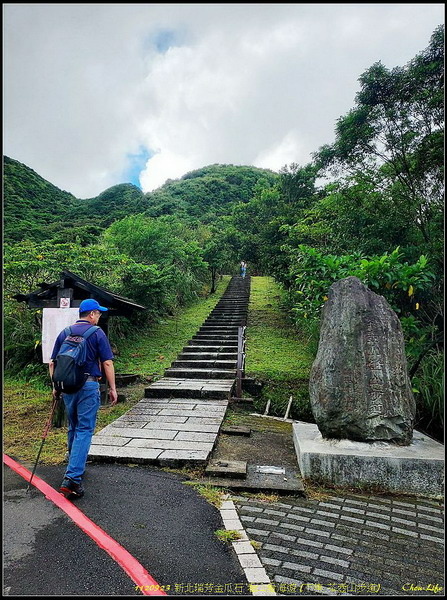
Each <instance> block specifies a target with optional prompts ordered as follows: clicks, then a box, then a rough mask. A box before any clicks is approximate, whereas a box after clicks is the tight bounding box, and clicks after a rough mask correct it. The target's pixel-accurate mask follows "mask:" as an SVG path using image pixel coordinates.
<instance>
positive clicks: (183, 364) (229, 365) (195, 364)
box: [171, 359, 237, 370]
mask: <svg viewBox="0 0 447 600" xmlns="http://www.w3.org/2000/svg"><path fill="white" fill-rule="evenodd" d="M236 366H237V360H204V359H198V360H181V359H177V360H175V361H174V362H173V363H172V365H171V368H175V369H178V368H184V369H194V368H198V369H205V368H207V367H208V368H210V369H224V370H229V369H235V368H236Z"/></svg>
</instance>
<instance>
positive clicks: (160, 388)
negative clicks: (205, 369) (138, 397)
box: [144, 377, 234, 400]
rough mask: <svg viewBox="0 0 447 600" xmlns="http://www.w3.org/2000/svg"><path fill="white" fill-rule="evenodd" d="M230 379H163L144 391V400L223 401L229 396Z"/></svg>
mask: <svg viewBox="0 0 447 600" xmlns="http://www.w3.org/2000/svg"><path fill="white" fill-rule="evenodd" d="M233 386H234V381H232V380H231V379H215V380H214V381H210V380H209V379H206V380H200V379H181V378H170V377H163V378H162V379H159V380H158V381H156V382H155V383H153V384H152V385H151V386H150V387H148V388H146V389H145V391H144V396H145V398H197V399H198V398H200V399H225V400H228V399H229V398H230V396H231V390H232V388H233Z"/></svg>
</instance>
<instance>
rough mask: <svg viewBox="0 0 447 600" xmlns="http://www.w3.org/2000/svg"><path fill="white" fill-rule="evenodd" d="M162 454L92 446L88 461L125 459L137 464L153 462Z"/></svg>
mask: <svg viewBox="0 0 447 600" xmlns="http://www.w3.org/2000/svg"><path fill="white" fill-rule="evenodd" d="M162 452H163V450H161V449H156V448H132V447H129V446H102V445H99V444H92V445H91V446H90V451H89V453H88V456H89V459H90V460H101V459H110V458H114V459H115V460H116V459H125V460H126V461H128V460H132V461H135V462H138V463H145V462H153V461H154V460H155V459H157V458H158V457H159V456H160V454H161V453H162Z"/></svg>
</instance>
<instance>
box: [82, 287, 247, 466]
mask: <svg viewBox="0 0 447 600" xmlns="http://www.w3.org/2000/svg"><path fill="white" fill-rule="evenodd" d="M249 296H250V278H249V277H246V278H242V277H239V276H237V277H233V278H232V279H231V280H230V283H229V284H228V287H227V289H226V291H225V292H224V294H223V296H222V297H221V299H220V300H219V302H218V303H217V305H216V306H215V308H214V309H213V310H212V312H211V313H210V314H209V316H208V317H207V319H206V320H205V322H204V323H203V325H202V326H201V327H200V329H199V330H198V332H197V333H196V335H194V336H193V337H192V339H191V340H189V342H188V344H187V346H185V347H184V348H183V350H182V352H181V353H180V354H179V355H178V357H177V359H176V360H175V361H174V362H173V363H172V365H171V366H170V367H169V368H168V369H166V371H165V373H164V377H162V378H161V379H159V380H158V381H156V382H155V383H153V384H151V385H150V386H149V387H147V388H146V390H145V395H144V398H143V399H142V400H141V401H140V402H138V403H137V404H136V405H135V406H134V407H133V408H132V409H130V410H129V411H128V412H127V413H126V414H124V415H123V416H121V417H119V418H118V419H117V420H116V421H114V422H113V423H111V424H110V425H107V426H106V427H105V428H104V429H102V430H101V431H100V432H99V433H97V434H96V435H94V436H93V439H92V445H91V447H90V452H89V458H90V459H91V460H102V461H105V460H109V461H116V462H120V461H121V462H127V463H129V462H137V463H153V464H158V465H163V466H179V465H182V464H185V463H188V464H206V463H207V461H208V459H209V457H210V455H211V452H212V450H213V448H214V445H215V443H216V440H217V436H218V433H219V429H220V426H221V424H222V421H223V419H224V416H225V412H226V410H227V407H228V402H229V400H230V397H231V395H232V393H233V389H234V388H235V383H236V378H237V374H238V357H239V361H240V362H239V370H240V371H241V370H242V369H243V362H242V361H241V357H242V353H243V335H242V336H241V337H240V338H239V346H238V333H239V330H240V328H244V327H245V325H246V322H247V312H248V301H249ZM242 334H243V330H242Z"/></svg>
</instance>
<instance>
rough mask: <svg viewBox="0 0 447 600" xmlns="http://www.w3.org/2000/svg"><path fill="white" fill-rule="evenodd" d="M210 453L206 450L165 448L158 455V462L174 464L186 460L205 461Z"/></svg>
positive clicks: (188, 461) (193, 461)
mask: <svg viewBox="0 0 447 600" xmlns="http://www.w3.org/2000/svg"><path fill="white" fill-rule="evenodd" d="M209 454H210V453H209V452H208V451H206V450H165V451H164V452H162V453H161V454H160V455H159V456H158V462H159V463H160V464H163V463H167V464H174V465H176V464H178V463H184V462H187V463H190V462H192V463H205V462H206V461H207V460H208V456H209Z"/></svg>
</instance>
